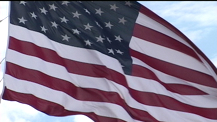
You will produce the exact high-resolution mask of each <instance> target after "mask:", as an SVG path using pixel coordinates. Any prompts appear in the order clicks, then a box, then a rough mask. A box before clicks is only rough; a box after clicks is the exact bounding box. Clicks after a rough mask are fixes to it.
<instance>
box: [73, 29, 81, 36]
mask: <svg viewBox="0 0 217 122" xmlns="http://www.w3.org/2000/svg"><path fill="white" fill-rule="evenodd" d="M72 31H73V34H78V35H79V34H80V31H78V29H72Z"/></svg>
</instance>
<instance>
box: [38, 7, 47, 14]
mask: <svg viewBox="0 0 217 122" xmlns="http://www.w3.org/2000/svg"><path fill="white" fill-rule="evenodd" d="M39 9H40V10H41V13H43V14H45V15H46V12H47V10H45V8H44V7H43V8H42V9H41V8H39Z"/></svg>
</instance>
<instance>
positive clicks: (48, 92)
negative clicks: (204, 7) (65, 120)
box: [3, 1, 217, 122]
mask: <svg viewBox="0 0 217 122" xmlns="http://www.w3.org/2000/svg"><path fill="white" fill-rule="evenodd" d="M4 82H5V83H4V84H5V89H4V93H3V99H5V100H10V101H18V102H21V103H24V104H28V105H31V106H32V107H34V108H35V109H37V110H39V111H41V112H44V113H46V114H48V115H52V116H67V115H76V114H83V115H86V116H88V117H90V118H91V119H92V120H94V121H95V122H125V121H126V122H216V121H217V70H216V67H215V66H214V65H213V64H212V63H211V61H210V60H209V59H208V58H207V57H206V56H205V55H204V54H203V52H201V51H200V50H199V49H198V47H196V46H195V45H194V44H193V43H192V42H191V40H189V39H188V38H187V37H186V36H185V35H184V34H182V33H181V32H180V31H179V30H178V29H177V28H175V27H174V26H173V25H171V24H170V23H168V22H167V21H165V20H164V19H162V18H161V17H159V16H158V15H157V14H155V13H154V12H152V11H151V10H149V9H148V8H146V7H145V6H143V5H141V4H140V3H138V2H136V1H11V2H10V23H9V44H8V48H7V52H6V71H5V74H4Z"/></svg>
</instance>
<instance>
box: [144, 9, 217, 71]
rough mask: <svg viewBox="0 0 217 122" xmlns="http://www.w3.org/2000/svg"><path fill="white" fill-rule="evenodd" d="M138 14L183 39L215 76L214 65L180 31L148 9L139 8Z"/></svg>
mask: <svg viewBox="0 0 217 122" xmlns="http://www.w3.org/2000/svg"><path fill="white" fill-rule="evenodd" d="M140 12H141V13H143V14H144V15H146V16H148V17H150V18H152V19H153V20H155V21H157V22H158V23H160V24H162V25H164V26H165V27H167V28H168V29H170V30H171V31H173V32H174V33H175V34H177V35H178V36H180V37H181V38H183V39H184V40H185V41H186V42H187V43H188V44H189V45H191V46H192V47H193V49H194V50H196V52H198V53H199V54H200V55H201V56H202V57H203V58H204V59H205V60H206V61H207V62H208V63H209V65H210V66H211V67H212V69H213V71H214V72H215V74H216V75H217V69H216V67H215V66H214V64H213V63H212V62H211V61H210V60H209V59H208V58H207V56H206V55H205V54H204V53H203V52H202V51H201V50H200V49H199V48H198V47H197V46H196V45H195V44H194V43H193V42H192V41H191V40H190V39H188V38H187V37H186V36H185V35H184V34H183V33H182V32H181V31H179V30H178V29H177V28H176V27H174V26H173V25H172V24H170V23H169V22H167V21H166V20H164V19H163V18H161V17H160V16H158V15H157V14H155V13H154V12H152V11H151V10H149V9H148V8H146V7H145V6H141V8H140Z"/></svg>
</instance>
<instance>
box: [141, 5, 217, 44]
mask: <svg viewBox="0 0 217 122" xmlns="http://www.w3.org/2000/svg"><path fill="white" fill-rule="evenodd" d="M142 3H146V2H142ZM147 3H148V4H147V7H148V8H150V9H151V10H152V8H155V9H153V11H154V12H155V13H157V14H158V15H159V16H161V17H162V18H164V19H166V20H167V21H168V22H170V23H171V24H172V25H174V26H175V27H176V28H179V30H180V31H181V32H183V33H184V34H185V35H186V36H187V37H188V38H189V39H190V40H192V41H193V42H197V41H200V40H201V38H202V36H201V34H203V35H204V36H206V35H207V34H208V32H207V31H211V30H213V29H216V28H217V17H216V11H217V7H216V6H217V2H216V1H197V2H195V1H170V2H169V1H162V2H154V1H152V2H147ZM156 6H158V7H157V8H156Z"/></svg>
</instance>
